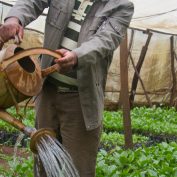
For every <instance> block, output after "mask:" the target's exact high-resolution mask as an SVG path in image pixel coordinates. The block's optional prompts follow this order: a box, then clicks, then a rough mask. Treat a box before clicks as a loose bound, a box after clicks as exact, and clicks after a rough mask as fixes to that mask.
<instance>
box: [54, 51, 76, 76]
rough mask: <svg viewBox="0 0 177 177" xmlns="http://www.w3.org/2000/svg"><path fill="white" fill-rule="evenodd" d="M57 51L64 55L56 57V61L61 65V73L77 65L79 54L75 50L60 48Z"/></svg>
mask: <svg viewBox="0 0 177 177" xmlns="http://www.w3.org/2000/svg"><path fill="white" fill-rule="evenodd" d="M56 52H59V53H60V54H61V55H62V58H59V59H55V62H56V63H58V64H59V65H60V67H61V70H60V72H61V73H66V72H69V71H71V70H72V69H73V67H75V66H76V65H77V55H76V54H75V53H74V52H72V51H69V50H66V49H59V50H56Z"/></svg>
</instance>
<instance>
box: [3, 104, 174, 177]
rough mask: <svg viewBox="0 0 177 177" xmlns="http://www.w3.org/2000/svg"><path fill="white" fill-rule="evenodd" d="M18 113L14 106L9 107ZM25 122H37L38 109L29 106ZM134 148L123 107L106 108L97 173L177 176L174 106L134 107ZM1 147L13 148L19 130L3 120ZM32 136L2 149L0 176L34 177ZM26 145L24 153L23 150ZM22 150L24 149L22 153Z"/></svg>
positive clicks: (134, 176)
mask: <svg viewBox="0 0 177 177" xmlns="http://www.w3.org/2000/svg"><path fill="white" fill-rule="evenodd" d="M8 111H9V112H10V113H11V114H13V115H14V116H16V115H15V110H14V109H13V108H12V109H9V110H8ZM26 117H27V118H26V119H24V122H25V124H27V125H29V126H32V127H33V126H34V117H35V113H34V110H33V109H28V110H27V115H26ZM131 119H132V130H133V142H134V148H133V149H132V150H125V148H124V131H123V116H122V111H120V110H118V111H116V112H109V111H105V112H104V122H103V133H102V136H101V143H100V147H99V150H98V157H97V167H96V177H119V176H120V177H124V176H125V177H153V176H154V177H156V176H157V177H176V176H177V111H176V109H175V108H160V107H157V108H156V107H154V108H146V107H140V108H138V107H136V108H134V109H132V110H131ZM0 130H1V131H0V144H1V149H2V148H4V147H6V148H9V147H10V148H12V147H13V146H14V144H15V142H16V139H17V137H18V134H19V132H18V131H17V130H16V129H14V128H13V127H11V126H9V125H7V124H6V123H5V122H2V121H0ZM28 144H29V139H28V138H27V137H24V138H23V140H22V142H21V144H20V145H18V151H19V153H18V154H17V156H16V163H13V162H14V159H13V156H10V157H9V155H8V154H6V153H5V152H4V151H2V150H1V149H0V177H12V176H18V177H22V176H24V174H25V175H26V176H27V177H33V167H32V166H33V165H32V164H33V157H32V153H31V152H30V150H29V145H28ZM24 149H25V153H24V154H23V152H24ZM20 152H21V153H20Z"/></svg>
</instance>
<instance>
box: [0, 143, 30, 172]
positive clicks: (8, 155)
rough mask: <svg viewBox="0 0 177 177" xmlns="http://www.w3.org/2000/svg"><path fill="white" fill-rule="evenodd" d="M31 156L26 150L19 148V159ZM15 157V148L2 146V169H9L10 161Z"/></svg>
mask: <svg viewBox="0 0 177 177" xmlns="http://www.w3.org/2000/svg"><path fill="white" fill-rule="evenodd" d="M29 155H30V154H29V152H27V151H26V149H25V148H18V150H17V155H16V156H17V157H28V156H29ZM13 156H14V147H9V146H4V145H0V167H3V168H4V169H8V168H9V165H8V160H7V159H13Z"/></svg>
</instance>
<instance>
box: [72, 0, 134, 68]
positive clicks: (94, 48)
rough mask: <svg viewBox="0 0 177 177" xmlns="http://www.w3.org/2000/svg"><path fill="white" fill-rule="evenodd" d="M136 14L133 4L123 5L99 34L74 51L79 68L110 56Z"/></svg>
mask: <svg viewBox="0 0 177 177" xmlns="http://www.w3.org/2000/svg"><path fill="white" fill-rule="evenodd" d="M108 3H109V2H108ZM133 12H134V5H133V3H131V2H129V1H128V2H127V3H122V4H121V5H120V6H118V7H117V9H114V12H111V15H110V16H108V17H107V18H106V19H105V20H104V21H103V22H102V24H101V25H100V27H99V28H98V30H97V32H96V33H95V34H94V35H93V36H92V37H90V38H89V40H87V41H86V42H84V43H82V44H81V46H80V47H78V48H76V49H74V50H73V51H74V52H75V53H76V55H77V56H78V67H80V66H81V65H82V64H84V63H85V62H86V63H96V60H97V59H98V57H99V58H105V57H106V56H108V55H110V53H112V52H113V51H114V50H115V49H116V48H117V47H118V46H119V44H120V42H121V40H122V38H123V37H124V36H125V34H126V31H127V28H128V26H129V23H130V21H131V18H132V15H133Z"/></svg>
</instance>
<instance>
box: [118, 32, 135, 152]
mask: <svg viewBox="0 0 177 177" xmlns="http://www.w3.org/2000/svg"><path fill="white" fill-rule="evenodd" d="M120 81H121V93H120V95H121V104H122V109H123V125H124V136H125V148H126V149H129V148H133V138H132V128H131V118H130V103H129V90H128V48H127V35H126V37H125V39H124V40H123V41H122V43H121V45H120Z"/></svg>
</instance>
